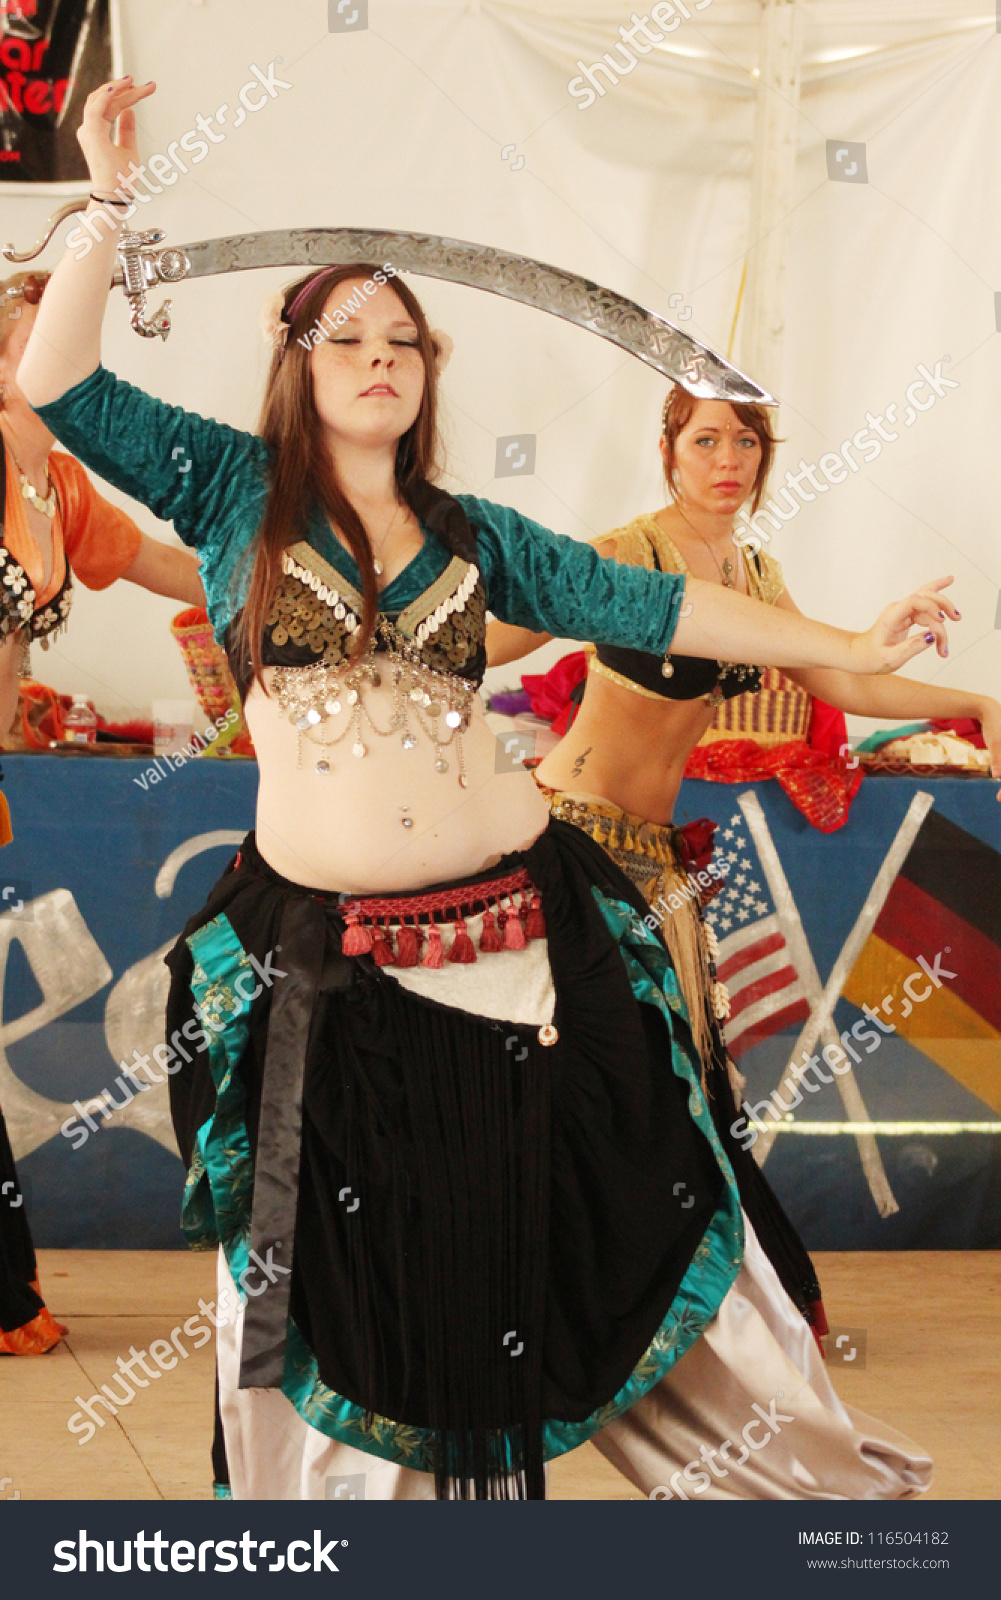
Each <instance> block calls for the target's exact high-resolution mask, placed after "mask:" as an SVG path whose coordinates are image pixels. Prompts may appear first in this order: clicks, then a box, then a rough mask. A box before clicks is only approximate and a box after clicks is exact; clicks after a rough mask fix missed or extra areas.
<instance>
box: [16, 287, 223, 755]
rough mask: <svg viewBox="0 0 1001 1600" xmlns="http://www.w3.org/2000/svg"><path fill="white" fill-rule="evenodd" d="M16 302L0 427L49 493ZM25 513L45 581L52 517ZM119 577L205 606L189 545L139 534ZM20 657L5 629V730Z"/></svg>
mask: <svg viewBox="0 0 1001 1600" xmlns="http://www.w3.org/2000/svg"><path fill="white" fill-rule="evenodd" d="M15 305H16V306H17V308H18V309H19V310H20V313H21V315H20V316H19V317H18V318H17V319H16V321H15V325H14V328H13V332H11V333H10V335H9V337H8V339H7V341H6V344H5V345H4V348H3V349H2V350H0V385H2V386H3V396H4V400H3V409H2V410H0V429H2V430H3V435H4V438H5V440H6V441H7V444H8V445H9V447H10V449H11V451H12V452H13V455H14V457H15V459H16V461H17V463H18V465H19V466H20V468H21V470H22V472H24V474H25V476H26V477H27V479H28V482H29V483H30V484H31V485H32V486H33V487H34V488H35V489H37V491H38V493H39V494H40V495H41V496H42V497H43V498H44V497H45V496H46V495H47V494H48V492H49V476H48V469H47V462H48V459H49V452H50V450H51V449H52V448H53V446H54V445H55V443H56V440H55V438H54V437H53V435H52V434H51V433H50V432H49V430H48V428H47V427H46V426H45V423H44V422H43V421H42V419H41V417H38V416H36V415H35V413H34V411H32V409H31V407H30V405H29V404H28V402H27V400H26V399H25V396H24V393H23V392H22V390H21V389H20V387H19V386H18V382H17V373H18V368H19V366H20V363H21V360H22V357H23V356H24V352H25V349H26V347H27V344H28V338H29V335H30V333H31V330H32V328H33V326H34V323H35V318H36V316H37V314H38V306H34V305H28V304H27V303H26V302H24V301H23V300H18V301H16V302H15ZM24 514H25V519H26V521H27V525H28V532H29V533H30V534H31V536H32V538H33V539H34V541H35V544H36V545H37V546H38V551H39V554H40V556H41V558H42V569H43V572H44V583H45V584H47V583H48V581H49V579H50V577H51V575H52V522H51V521H50V519H49V518H48V517H46V516H44V515H43V513H42V512H41V511H38V510H36V508H35V507H34V506H33V505H32V504H31V502H30V500H25V501H24ZM122 577H123V578H125V579H127V581H128V582H129V583H135V584H138V585H139V587H140V588H141V589H148V590H149V591H150V593H151V594H162V595H166V596H167V597H168V598H169V599H172V600H179V601H180V602H181V604H182V605H188V606H204V604H205V593H204V590H203V589H202V585H201V579H200V578H199V576H198V562H197V560H196V558H195V557H194V556H193V555H192V554H191V552H190V551H188V550H181V549H178V548H177V547H176V546H174V545H168V544H164V543H162V541H161V540H159V539H151V538H150V537H149V535H148V534H145V533H144V534H142V543H141V544H140V546H139V553H138V555H137V556H136V558H135V560H134V561H133V563H132V565H131V566H130V567H129V568H128V570H127V571H126V572H123V574H122ZM20 662H21V641H20V639H19V638H18V636H17V635H13V634H9V635H8V636H7V638H6V639H5V640H3V642H2V643H0V730H3V731H6V729H8V728H9V727H10V725H11V722H12V721H13V718H14V713H15V711H16V710H17V696H18V668H19V666H20Z"/></svg>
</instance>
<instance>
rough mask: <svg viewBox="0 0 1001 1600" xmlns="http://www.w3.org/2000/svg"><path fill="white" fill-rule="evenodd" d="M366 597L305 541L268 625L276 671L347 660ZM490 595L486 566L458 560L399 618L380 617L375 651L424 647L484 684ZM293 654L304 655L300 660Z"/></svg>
mask: <svg viewBox="0 0 1001 1600" xmlns="http://www.w3.org/2000/svg"><path fill="white" fill-rule="evenodd" d="M362 610H363V600H362V596H361V595H360V594H359V593H358V591H357V589H356V588H355V587H354V586H353V585H352V584H351V583H349V582H348V580H347V579H346V578H343V577H342V576H341V575H340V573H339V572H337V571H335V569H334V568H333V567H332V566H331V565H330V563H329V562H327V561H325V560H324V558H323V557H322V556H321V555H319V554H318V552H317V551H316V550H314V549H313V547H312V545H310V544H307V543H306V542H305V541H300V542H299V543H298V544H294V545H291V546H290V547H289V548H288V549H287V550H286V551H285V552H284V554H283V556H282V579H281V582H280V583H279V586H278V589H277V592H276V594H275V598H274V601H273V603H272V606H271V609H270V611H269V612H268V615H267V617H266V619H265V651H264V659H265V662H266V663H267V664H268V665H285V666H298V665H307V664H309V662H310V659H312V660H314V661H315V660H316V659H317V658H319V657H321V656H322V657H323V659H324V660H325V661H328V662H330V663H331V664H332V665H339V664H340V663H341V662H343V661H344V660H345V659H346V658H347V656H348V654H349V650H350V640H351V635H352V634H353V633H355V632H357V630H358V628H359V627H360V626H361V615H362ZM485 636H486V594H485V592H484V588H483V583H482V581H481V578H480V572H479V568H478V567H477V566H476V565H475V564H474V563H473V562H469V561H465V560H463V558H462V557H461V556H453V557H452V559H451V560H450V561H449V563H448V566H447V567H446V568H445V570H444V572H442V574H441V576H440V577H438V578H436V579H435V581H434V583H432V584H430V585H429V587H428V588H427V589H425V590H424V592H423V594H421V595H419V596H418V597H417V599H416V600H414V601H412V602H411V604H410V605H409V606H407V607H406V608H405V609H404V610H403V611H401V612H400V613H399V614H398V615H397V616H395V617H390V616H388V615H387V614H386V613H385V612H382V611H380V612H379V614H378V619H377V623H376V632H375V640H374V649H375V650H377V651H379V650H390V651H392V650H394V649H395V650H401V649H403V648H404V647H405V646H408V645H409V646H411V647H414V646H416V648H417V650H418V651H419V653H420V659H421V661H422V662H423V664H424V665H425V666H427V667H429V668H430V669H431V670H432V671H435V672H445V673H454V674H456V675H458V676H461V677H464V678H466V679H470V680H472V681H473V682H474V683H475V684H477V685H478V684H479V683H480V682H482V679H483V672H484V670H485V666H486V660H485V650H484V639H485ZM289 652H300V653H302V658H301V659H299V660H293V659H291V657H290V653H289Z"/></svg>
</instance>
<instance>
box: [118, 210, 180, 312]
mask: <svg viewBox="0 0 1001 1600" xmlns="http://www.w3.org/2000/svg"><path fill="white" fill-rule="evenodd" d="M165 237H166V235H165V233H164V230H163V229H162V228H146V229H145V230H144V231H143V232H142V233H123V234H122V235H121V237H120V238H119V240H118V259H119V261H120V262H121V264H122V288H123V289H124V290H125V297H126V299H127V300H128V302H129V307H130V311H131V322H132V326H133V328H134V329H135V331H136V333H138V334H141V335H142V337H143V338H144V339H157V338H159V339H166V337H167V335H168V333H169V332H170V301H169V300H165V301H164V302H163V304H162V305H161V306H159V307H158V308H157V310H156V311H154V312H153V314H152V316H149V317H148V316H147V315H146V310H147V308H146V291H147V289H151V288H152V287H153V285H154V284H156V283H180V281H181V279H182V278H186V277H187V275H188V273H189V272H190V271H191V262H190V260H189V258H188V256H187V255H186V254H185V252H184V251H183V250H177V249H170V250H155V249H154V248H153V246H154V245H157V244H159V242H160V240H161V239H163V238H165Z"/></svg>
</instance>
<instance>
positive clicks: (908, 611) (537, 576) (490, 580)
mask: <svg viewBox="0 0 1001 1600" xmlns="http://www.w3.org/2000/svg"><path fill="white" fill-rule="evenodd" d="M458 498H459V499H460V501H461V502H462V503H463V505H464V507H465V509H466V511H467V514H468V516H469V518H470V521H471V522H472V523H473V524H474V525H475V527H476V530H477V535H478V543H479V548H480V559H481V565H482V567H483V570H484V577H485V580H486V584H487V597H488V604H489V606H490V609H491V611H493V613H494V614H495V616H497V617H498V618H499V619H500V620H501V621H502V622H509V623H513V624H514V625H515V626H516V627H519V628H524V629H529V630H531V631H538V630H544V631H545V632H547V633H549V634H552V635H554V636H556V637H557V638H563V639H579V640H593V641H594V642H595V643H597V644H614V645H619V646H625V647H626V648H628V649H634V650H645V651H650V652H653V653H656V654H658V655H659V654H661V653H662V652H664V651H665V650H667V649H668V648H670V649H672V650H677V651H678V653H679V654H681V655H690V656H702V657H705V658H708V659H709V660H720V661H746V662H750V663H754V664H755V665H757V666H765V667H783V668H790V667H834V668H837V669H839V670H841V671H844V672H868V673H884V672H893V671H894V670H895V669H896V668H897V667H900V666H903V665H904V664H905V663H906V662H908V661H910V660H912V659H913V657H914V656H916V655H919V654H920V653H921V652H922V651H923V650H927V649H928V648H929V646H930V645H932V644H936V643H937V644H938V648H939V653H940V654H942V655H945V654H947V653H948V646H947V643H946V633H945V626H944V621H945V617H946V616H949V617H956V616H957V615H958V613H957V611H956V608H955V606H954V605H953V604H952V602H951V600H948V599H947V598H946V597H945V596H944V595H943V594H942V593H941V590H942V589H944V588H945V587H946V586H947V585H948V584H949V583H951V582H952V579H951V578H939V579H937V580H936V581H935V582H934V583H932V584H929V585H926V586H925V587H924V588H923V589H920V590H918V591H916V593H915V594H913V595H910V596H908V598H907V599H906V600H900V601H897V602H895V603H894V604H893V605H892V606H888V607H887V609H886V610H885V611H884V612H883V613H882V614H881V616H880V617H879V619H878V620H877V622H876V623H875V624H874V626H873V627H872V628H870V629H869V631H868V632H867V633H862V634H857V633H850V632H848V631H847V630H844V629H841V628H831V627H828V626H827V624H826V623H822V622H813V621H812V620H811V619H810V618H808V617H802V616H798V615H793V614H792V613H790V612H785V611H778V610H777V609H776V608H775V607H774V606H763V605H762V604H761V603H760V601H757V600H750V599H748V598H747V597H746V596H745V595H740V594H735V593H734V591H733V590H731V589H724V588H721V587H720V586H718V585H717V584H713V583H706V582H704V581H703V580H702V579H699V578H685V577H682V576H679V575H678V574H676V573H665V572H649V571H647V570H646V569H645V568H643V567H632V566H626V565H624V564H623V563H620V562H617V561H609V560H603V559H602V558H601V556H599V555H598V553H597V551H596V550H595V549H594V548H593V547H592V546H591V545H587V544H583V543H580V542H578V541H577V540H575V539H567V538H565V537H562V536H560V535H559V534H555V533H551V532H550V530H549V529H548V528H543V527H541V526H540V525H539V523H536V522H532V521H531V520H530V519H529V518H528V517H524V516H522V515H521V513H520V512H517V511H513V510H512V509H511V508H510V507H509V506H499V505H495V504H493V503H492V502H490V501H487V500H479V499H476V498H474V497H473V496H470V495H460V496H459V497H458ZM915 625H917V626H918V627H920V628H921V630H922V631H921V632H920V633H919V634H917V635H916V636H913V637H912V636H911V628H912V627H913V626H915Z"/></svg>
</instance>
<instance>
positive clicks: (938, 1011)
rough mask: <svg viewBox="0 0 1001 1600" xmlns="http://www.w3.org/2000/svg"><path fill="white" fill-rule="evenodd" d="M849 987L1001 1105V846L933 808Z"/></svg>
mask: <svg viewBox="0 0 1001 1600" xmlns="http://www.w3.org/2000/svg"><path fill="white" fill-rule="evenodd" d="M843 994H844V997H845V999H846V1000H850V1001H851V1002H852V1003H853V1004H854V1005H856V1006H858V1007H859V1008H861V1007H862V1006H863V1004H865V1005H868V1006H870V1007H871V1008H872V1009H873V1010H876V1009H877V1008H878V1009H879V1011H880V1015H881V1017H882V1018H883V1019H885V1020H886V1021H887V1022H892V1023H893V1025H894V1026H895V1027H896V1029H897V1032H898V1033H899V1034H900V1035H901V1037H902V1038H904V1039H907V1040H908V1041H909V1043H910V1044H912V1045H913V1046H914V1047H915V1048H916V1049H918V1050H920V1051H922V1052H923V1054H925V1055H926V1056H929V1057H930V1058H931V1060H932V1061H935V1062H936V1063H937V1064H938V1065H939V1066H940V1067H942V1068H943V1069H944V1070H945V1071H946V1072H948V1073H949V1074H950V1076H951V1077H953V1078H955V1079H956V1081H957V1082H958V1083H960V1084H962V1086H963V1088H964V1089H967V1090H968V1091H969V1092H970V1094H974V1095H976V1096H977V1098H978V1099H979V1100H982V1101H983V1102H984V1104H985V1105H988V1106H990V1107H991V1109H992V1110H994V1111H997V1112H1001V854H999V853H998V851H996V850H992V849H991V848H990V846H989V845H986V844H984V842H983V840H981V839H978V838H976V837H975V835H973V834H972V833H967V832H966V831H965V829H963V828H960V827H958V826H957V824H956V823H954V822H950V821H949V819H948V818H947V817H943V816H940V815H939V814H938V813H937V812H935V811H930V812H929V814H928V816H927V817H926V818H925V820H924V822H923V823H922V825H921V828H920V829H919V831H918V834H917V836H916V838H915V840H914V843H913V844H912V846H911V848H910V850H909V851H908V854H907V856H906V857H905V860H904V864H903V866H902V867H901V869H900V873H899V875H898V877H897V878H896V880H895V882H894V884H893V887H892V888H891V890H890V893H889V895H888V896H887V898H886V901H885V903H884V905H883V909H882V911H881V912H880V914H879V916H878V917H877V919H876V922H875V924H874V926H873V930H872V933H871V934H870V935H869V938H868V939H867V941H866V943H865V944H864V945H863V947H862V950H861V951H860V953H859V957H858V960H857V961H856V962H855V965H854V967H853V968H852V970H851V972H850V973H849V976H848V980H847V982H846V984H845V987H844V990H843Z"/></svg>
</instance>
